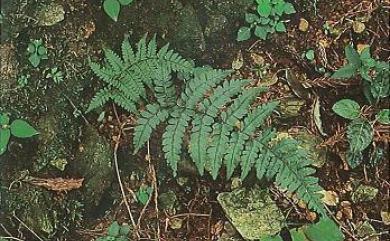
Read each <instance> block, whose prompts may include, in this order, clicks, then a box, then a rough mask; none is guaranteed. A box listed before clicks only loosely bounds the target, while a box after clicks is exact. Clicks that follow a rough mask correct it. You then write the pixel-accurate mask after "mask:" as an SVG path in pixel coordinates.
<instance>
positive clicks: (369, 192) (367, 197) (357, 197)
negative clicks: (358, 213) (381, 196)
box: [351, 185, 378, 203]
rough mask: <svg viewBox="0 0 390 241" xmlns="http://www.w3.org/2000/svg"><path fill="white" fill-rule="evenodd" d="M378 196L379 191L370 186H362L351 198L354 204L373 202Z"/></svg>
mask: <svg viewBox="0 0 390 241" xmlns="http://www.w3.org/2000/svg"><path fill="white" fill-rule="evenodd" d="M377 194H378V189H377V188H375V187H371V186H368V185H360V186H359V187H358V188H357V189H356V190H355V191H354V192H353V193H352V196H351V199H352V201H353V202H354V203H358V202H366V201H371V200H373V199H374V198H375V196H376V195H377Z"/></svg>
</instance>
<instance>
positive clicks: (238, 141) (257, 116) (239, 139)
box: [224, 102, 278, 179]
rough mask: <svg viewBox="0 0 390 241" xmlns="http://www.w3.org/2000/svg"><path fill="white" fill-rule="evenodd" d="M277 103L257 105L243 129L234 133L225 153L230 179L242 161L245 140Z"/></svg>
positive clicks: (246, 119)
mask: <svg viewBox="0 0 390 241" xmlns="http://www.w3.org/2000/svg"><path fill="white" fill-rule="evenodd" d="M277 105H278V102H269V103H267V104H264V105H262V106H259V107H257V108H256V109H255V110H254V111H253V112H252V113H250V114H249V115H248V116H247V117H246V118H245V119H244V126H243V127H242V130H241V131H239V132H235V133H233V134H232V137H231V138H230V143H229V148H228V149H227V154H226V155H225V159H224V160H225V164H226V168H227V178H228V179H230V177H231V176H232V175H233V172H234V170H235V168H236V167H237V165H238V163H239V162H240V160H239V157H240V156H241V154H242V151H243V150H244V146H245V142H246V141H247V140H248V139H249V137H250V136H251V135H253V134H254V131H255V130H256V129H257V128H259V127H260V125H261V124H262V123H263V122H264V120H265V119H266V118H267V117H268V116H270V115H271V113H272V112H273V111H274V109H275V108H276V106H277Z"/></svg>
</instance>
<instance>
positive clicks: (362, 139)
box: [332, 99, 390, 168]
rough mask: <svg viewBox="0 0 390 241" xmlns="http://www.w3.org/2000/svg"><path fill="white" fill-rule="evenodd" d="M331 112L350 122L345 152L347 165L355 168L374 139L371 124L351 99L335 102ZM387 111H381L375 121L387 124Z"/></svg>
mask: <svg viewBox="0 0 390 241" xmlns="http://www.w3.org/2000/svg"><path fill="white" fill-rule="evenodd" d="M332 110H333V111H334V112H335V113H336V114H337V115H339V116H341V117H343V118H345V119H348V120H351V121H352V122H351V123H349V125H348V127H347V139H348V143H349V148H348V152H347V161H348V164H349V165H350V166H351V167H352V168H355V167H357V166H358V165H359V164H360V163H361V162H362V160H363V151H364V150H366V149H367V148H368V147H369V146H370V144H371V143H372V140H373V137H374V129H373V123H371V122H370V121H369V120H367V119H366V118H364V117H363V116H362V115H361V107H360V105H359V103H357V102H356V101H354V100H351V99H342V100H339V101H337V102H336V103H335V104H334V105H333V107H332ZM389 119H390V117H389V110H388V109H383V110H381V111H380V112H379V113H378V114H377V116H376V120H377V121H378V122H380V123H382V124H389V123H390V121H389Z"/></svg>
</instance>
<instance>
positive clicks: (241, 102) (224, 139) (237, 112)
mask: <svg viewBox="0 0 390 241" xmlns="http://www.w3.org/2000/svg"><path fill="white" fill-rule="evenodd" d="M263 90H264V89H262V88H251V89H247V90H244V91H243V93H242V94H241V95H240V96H239V97H238V98H237V99H235V100H234V102H233V104H232V105H231V106H229V107H228V109H227V111H226V112H223V113H222V114H221V117H222V120H223V123H216V124H214V126H213V133H212V137H211V138H212V139H211V142H210V146H209V148H208V149H207V154H208V157H209V158H208V165H207V166H209V167H210V169H211V175H212V176H213V178H214V179H216V178H217V175H218V172H219V169H220V168H221V166H222V159H223V157H224V155H225V154H226V152H227V149H229V148H226V147H227V145H228V143H229V136H230V133H231V132H232V130H233V128H234V126H236V125H237V124H238V123H239V121H240V119H241V118H242V117H243V116H244V115H245V114H246V113H247V112H248V106H250V104H251V103H252V101H253V100H254V99H255V98H256V96H257V95H258V94H259V93H260V92H261V91H263Z"/></svg>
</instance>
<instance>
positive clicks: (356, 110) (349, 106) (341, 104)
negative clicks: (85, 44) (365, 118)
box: [332, 99, 360, 120]
mask: <svg viewBox="0 0 390 241" xmlns="http://www.w3.org/2000/svg"><path fill="white" fill-rule="evenodd" d="M332 110H333V111H334V112H335V113H336V114H338V115H339V116H341V117H344V118H346V119H349V120H354V119H356V118H358V117H359V116H360V105H359V104H358V103H357V102H356V101H354V100H351V99H342V100H339V101H337V102H336V103H335V104H334V105H333V107H332Z"/></svg>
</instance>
